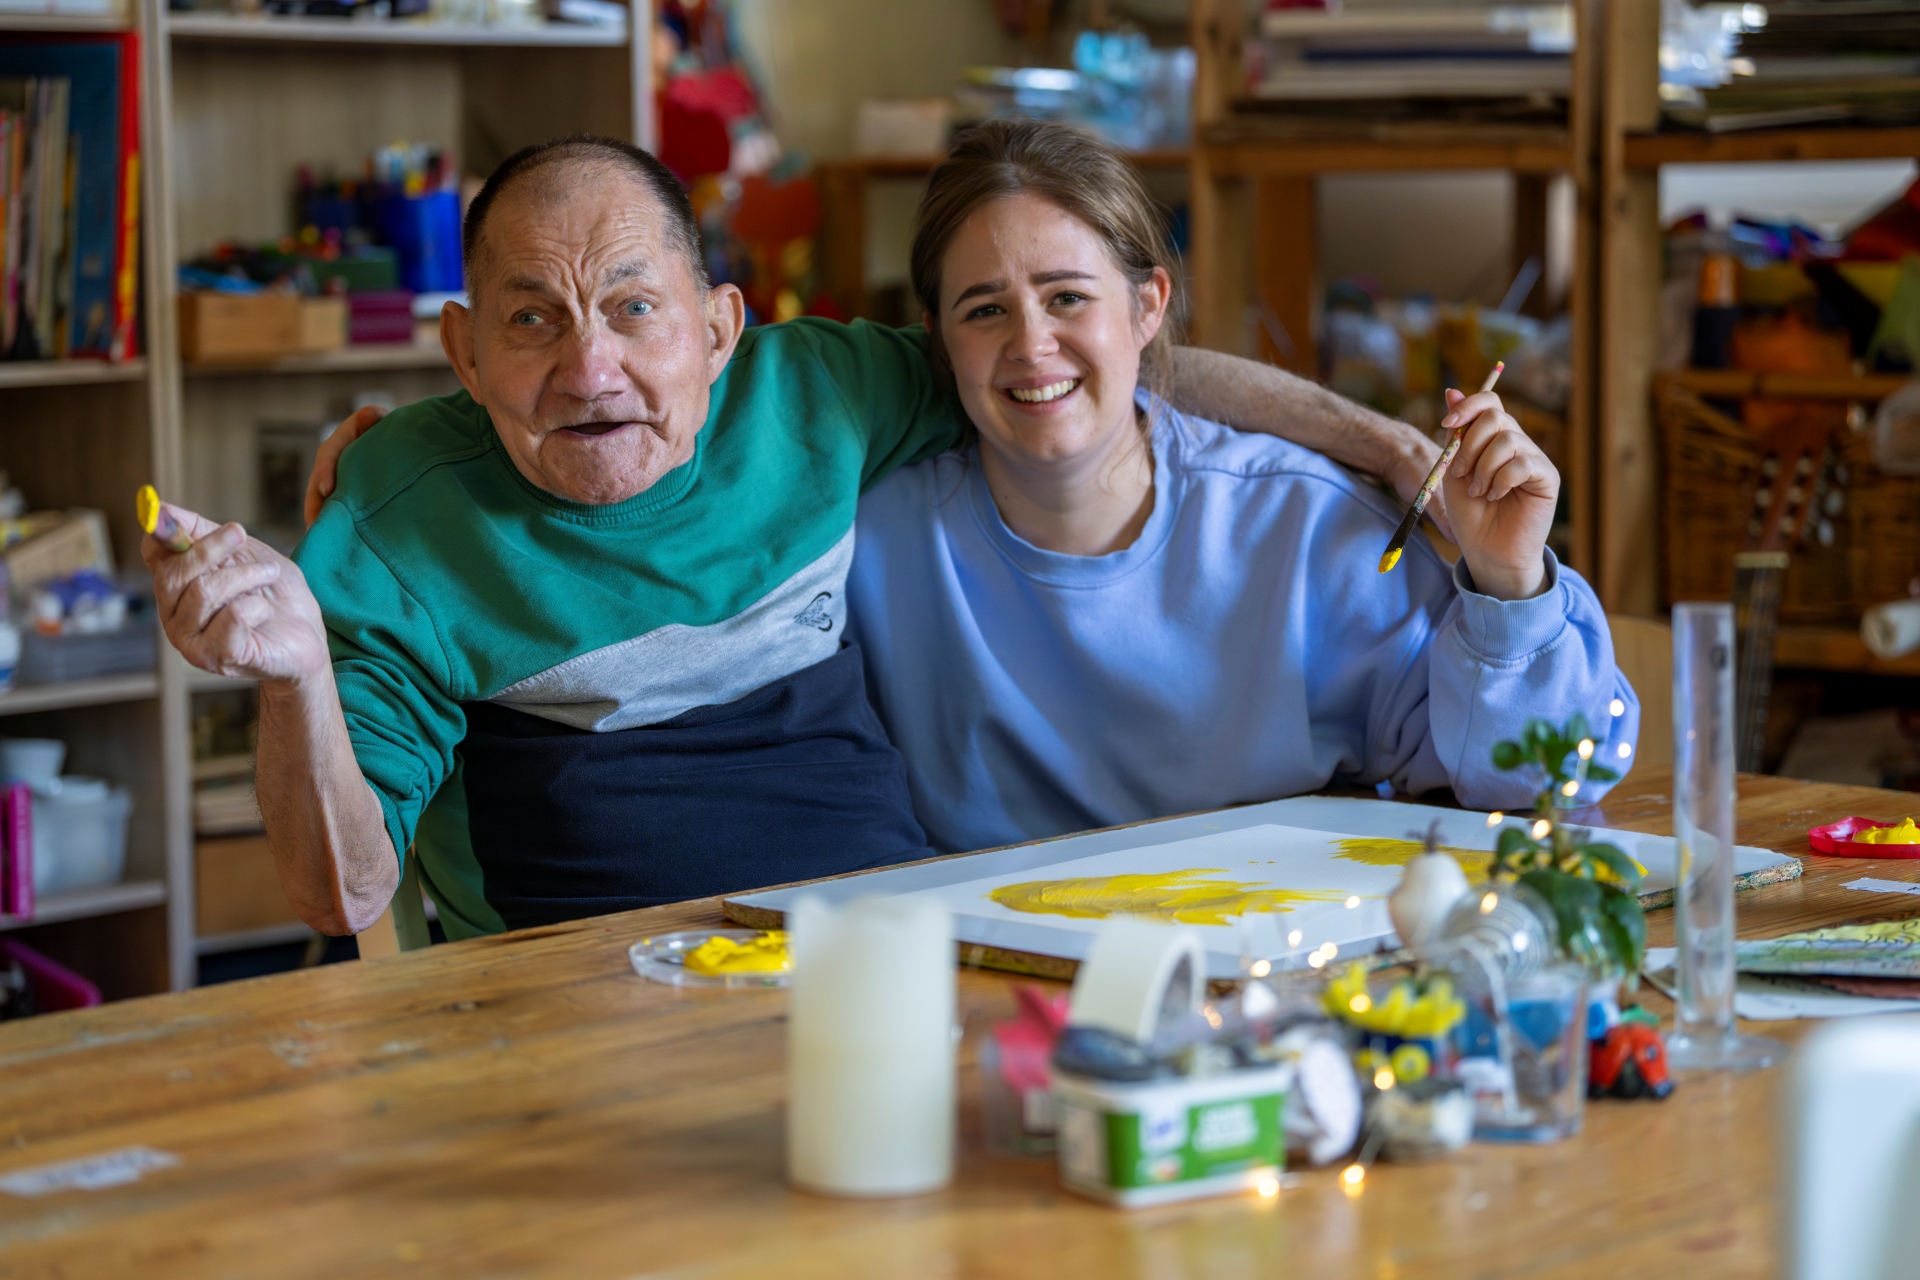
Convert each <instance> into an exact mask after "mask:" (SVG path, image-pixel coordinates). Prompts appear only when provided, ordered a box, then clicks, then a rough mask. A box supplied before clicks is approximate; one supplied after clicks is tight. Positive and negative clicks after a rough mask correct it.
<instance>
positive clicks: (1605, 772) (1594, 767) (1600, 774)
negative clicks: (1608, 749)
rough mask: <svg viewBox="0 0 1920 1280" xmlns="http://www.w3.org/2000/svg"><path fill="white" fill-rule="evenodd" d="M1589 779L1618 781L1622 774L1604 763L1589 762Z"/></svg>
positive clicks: (1593, 780) (1592, 780)
mask: <svg viewBox="0 0 1920 1280" xmlns="http://www.w3.org/2000/svg"><path fill="white" fill-rule="evenodd" d="M1587 779H1588V780H1589V781H1591V782H1618V781H1619V780H1620V775H1619V774H1617V773H1615V772H1614V771H1613V770H1612V769H1609V768H1607V766H1605V765H1603V764H1593V763H1592V762H1588V764H1587Z"/></svg>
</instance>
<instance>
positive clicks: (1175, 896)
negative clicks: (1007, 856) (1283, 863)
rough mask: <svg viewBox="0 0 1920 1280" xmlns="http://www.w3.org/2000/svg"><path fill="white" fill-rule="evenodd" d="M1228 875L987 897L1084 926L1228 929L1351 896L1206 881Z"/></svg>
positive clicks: (1079, 883)
mask: <svg viewBox="0 0 1920 1280" xmlns="http://www.w3.org/2000/svg"><path fill="white" fill-rule="evenodd" d="M1225 874H1226V873H1225V872H1224V871H1222V870H1221V869H1220V868H1218V867H1196V868H1193V869H1190V870H1186V871H1162V872H1157V873H1154V874H1151V875H1119V876H1085V877H1082V878H1080V879H1075V880H1029V881H1026V882H1025V883H1023V884H1007V885H1001V886H1000V887H999V888H998V889H995V890H994V891H993V892H992V893H990V894H988V895H987V896H988V897H990V898H992V899H993V900H994V901H995V902H997V903H999V904H1000V905H1001V906H1003V907H1006V908H1008V909H1009V910H1013V911H1026V912H1030V913H1032V914H1034V915H1052V916H1073V917H1076V918H1078V919H1082V920H1104V919H1106V918H1107V917H1108V916H1115V915H1128V916H1146V917H1147V918H1149V919H1153V920H1166V921H1170V922H1172V923H1175V924H1228V923H1230V922H1231V921H1232V920H1233V919H1234V918H1235V917H1237V916H1244V915H1254V914H1258V913H1261V912H1276V911H1291V910H1293V909H1294V908H1295V907H1296V906H1299V905H1300V904H1302V903H1310V902H1342V901H1345V900H1346V898H1347V896H1348V894H1347V892H1346V891H1345V890H1340V889H1271V888H1266V887H1264V886H1262V885H1260V884H1258V883H1248V884H1243V883H1241V882H1239V881H1235V880H1208V879H1205V878H1203V877H1206V876H1219V875H1225Z"/></svg>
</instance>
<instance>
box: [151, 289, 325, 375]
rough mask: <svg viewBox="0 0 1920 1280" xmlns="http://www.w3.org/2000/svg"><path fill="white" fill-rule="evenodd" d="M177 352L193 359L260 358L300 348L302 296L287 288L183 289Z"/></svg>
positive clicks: (207, 361) (226, 361)
mask: <svg viewBox="0 0 1920 1280" xmlns="http://www.w3.org/2000/svg"><path fill="white" fill-rule="evenodd" d="M179 304H180V355H181V358H182V359H185V360H191V361H193V362H195V363H197V364H245V363H264V362H265V361H268V360H276V359H278V358H279V357H281V356H285V355H291V354H293V353H294V352H295V351H298V350H300V299H299V298H297V297H295V296H294V295H292V294H288V293H251V294H237V293H183V294H181V295H180V297H179Z"/></svg>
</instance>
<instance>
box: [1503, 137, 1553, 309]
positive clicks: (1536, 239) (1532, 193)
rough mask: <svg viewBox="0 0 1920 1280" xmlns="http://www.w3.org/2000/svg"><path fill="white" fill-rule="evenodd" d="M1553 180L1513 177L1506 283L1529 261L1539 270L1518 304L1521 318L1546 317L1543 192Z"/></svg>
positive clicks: (1525, 175)
mask: <svg viewBox="0 0 1920 1280" xmlns="http://www.w3.org/2000/svg"><path fill="white" fill-rule="evenodd" d="M1552 182H1553V179H1552V178H1551V177H1550V176H1549V175H1547V174H1544V173H1516V174H1514V175H1513V246H1512V248H1513V251H1512V253H1511V254H1510V255H1509V256H1508V262H1507V267H1508V272H1509V274H1508V277H1507V278H1508V279H1509V280H1512V279H1515V278H1517V277H1518V276H1519V274H1520V270H1521V268H1523V267H1524V266H1526V264H1527V260H1528V259H1529V258H1531V259H1532V260H1533V261H1534V263H1535V264H1536V265H1537V266H1538V267H1539V269H1540V275H1539V277H1538V278H1537V279H1536V280H1535V281H1534V283H1533V290H1532V292H1530V293H1528V294H1527V296H1526V298H1525V300H1524V301H1522V302H1521V304H1520V311H1521V313H1522V314H1523V315H1529V316H1534V317H1537V318H1539V319H1545V318H1546V317H1547V309H1548V301H1549V300H1548V298H1547V190H1548V188H1549V187H1550V186H1551V185H1552Z"/></svg>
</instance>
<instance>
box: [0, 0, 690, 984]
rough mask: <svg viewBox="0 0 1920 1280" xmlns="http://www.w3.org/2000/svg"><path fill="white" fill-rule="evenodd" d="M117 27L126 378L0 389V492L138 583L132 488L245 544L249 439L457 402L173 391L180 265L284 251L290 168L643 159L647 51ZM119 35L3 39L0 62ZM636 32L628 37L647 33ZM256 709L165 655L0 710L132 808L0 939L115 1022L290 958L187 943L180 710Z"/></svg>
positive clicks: (474, 168)
mask: <svg viewBox="0 0 1920 1280" xmlns="http://www.w3.org/2000/svg"><path fill="white" fill-rule="evenodd" d="M131 23H132V25H133V26H134V27H135V28H136V29H137V30H138V31H139V33H140V35H141V37H142V40H141V46H142V57H143V65H142V67H141V78H142V81H143V83H142V85H141V98H142V103H141V108H142V109H141V174H142V187H141V192H140V204H141V247H140V255H141V286H142V299H141V312H142V316H143V322H144V326H145V330H144V332H143V334H142V342H141V346H142V351H143V356H142V358H140V359H136V360H131V361H128V362H125V363H122V364H118V365H110V364H106V363H104V362H97V361H81V360H67V361H44V362H34V363H20V364H4V363H0V411H3V412H4V413H5V415H6V417H7V418H8V420H10V421H11V422H12V423H13V424H14V429H13V430H11V431H7V432H0V468H4V469H5V470H6V471H7V472H8V473H9V474H10V475H11V476H12V477H13V480H14V482H15V483H16V484H18V485H20V486H21V487H22V488H23V489H24V490H25V491H26V492H27V494H28V495H29V497H30V499H31V500H32V501H33V503H34V504H35V506H36V507H42V508H45V507H70V506H85V507H93V508H97V509H99V510H101V511H104V512H105V513H106V514H107V519H108V526H109V532H110V535H111V538H112V541H113V545H114V552H115V556H116V558H117V559H118V560H119V561H120V563H121V564H122V565H137V564H138V563H139V534H138V531H137V530H136V529H135V528H134V527H133V512H132V504H131V498H132V495H133V492H134V490H135V488H137V487H138V486H139V485H140V484H142V483H145V482H152V483H153V484H154V485H156V486H157V487H158V488H159V489H160V491H161V492H162V493H163V494H165V495H166V496H167V497H168V498H170V499H173V500H176V501H179V502H181V503H183V504H184V505H188V506H191V507H194V508H195V509H197V510H199V511H201V512H202V513H203V514H206V515H208V516H210V517H212V518H215V519H239V520H241V521H243V522H245V521H251V520H252V519H253V518H254V515H255V511H256V490H257V482H256V480H255V477H254V467H255V444H254V441H253V432H254V429H255V427H256V426H257V425H258V424H260V423H262V422H285V421H296V422H311V423H316V424H317V423H320V422H323V421H329V420H336V419H337V418H338V417H339V416H341V414H342V412H343V411H344V410H345V409H346V408H347V407H348V406H349V402H350V400H351V398H352V397H353V396H354V395H355V394H356V393H358V392H363V391H379V392H383V393H385V394H388V395H390V396H391V397H392V398H393V399H394V401H395V402H396V403H406V402H408V401H411V400H414V399H418V398H420V397H422V396H427V395H435V394H440V393H442V392H445V391H450V390H452V389H454V387H455V386H456V385H457V383H456V382H455V380H454V378H453V375H452V371H451V370H450V369H449V368H448V367H447V363H446V359H445V357H444V355H442V353H441V352H440V350H439V348H438V347H437V346H432V345H413V344H408V345H398V346H380V347H359V348H348V349H345V350H342V351H337V352H330V353H327V354H325V355H321V356H306V357H298V358H293V359H287V360H281V361H277V362H275V363H273V364H271V365H266V366H256V367H249V368H194V369H188V368H185V367H183V365H182V363H181V360H180V358H179V344H178V336H177V334H176V332H175V324H174V314H175V308H174V286H173V281H174V278H175V275H176V271H177V267H178V264H179V262H180V260H181V259H182V258H183V257H184V256H188V255H191V254H195V253H198V252H201V251H203V250H205V249H207V248H209V247H211V246H212V245H213V243H214V242H216V241H217V240H219V239H221V238H224V237H235V238H240V239H271V238H275V237H278V236H279V235H282V234H284V233H285V232H286V231H288V230H290V227H289V226H288V219H289V208H288V206H289V204H290V199H291V190H292V184H293V177H294V171H295V168H296V166H297V165H299V164H302V163H309V164H313V165H315V166H317V167H321V168H324V167H326V166H332V167H333V168H334V169H335V171H338V172H345V173H354V172H358V170H359V167H360V165H361V162H362V161H363V159H364V157H365V156H366V155H367V154H368V153H369V152H371V151H372V150H373V149H374V148H376V147H378V146H380V145H382V144H385V143H387V142H391V141H392V140H393V139H395V138H398V137H405V138H409V139H413V140H419V141H429V142H436V143H440V144H442V145H446V146H450V147H451V148H452V149H453V151H454V153H455V155H456V156H457V157H458V159H459V160H460V162H461V167H462V169H463V171H465V172H473V173H482V174H484V173H485V172H487V171H488V170H489V169H491V168H492V167H493V165H495V164H497V163H498V162H499V161H500V160H501V159H502V158H504V157H505V156H506V155H507V154H509V153H510V152H511V151H513V150H515V149H516V148H518V147H520V146H523V145H525V144H527V143H529V142H534V141H538V140H541V139H543V138H547V137H552V136H556V135H559V134H563V133H573V132H580V131H591V132H596V133H603V134H610V135H613V136H618V137H628V138H633V139H636V140H639V141H641V142H642V143H646V142H648V141H650V139H651V136H652V105H653V95H652V93H651V91H650V85H649V75H650V67H651V62H650V48H649V45H648V42H647V40H646V39H644V38H643V39H640V40H638V41H634V40H629V39H628V38H627V36H626V35H625V34H624V33H618V32H608V31H604V30H600V29H597V28H590V27H575V26H558V25H549V26H545V27H539V28H517V29H506V28H483V27H471V26H456V25H443V26H432V25H427V24H418V23H410V22H403V23H369V22H348V21H339V22H335V21H329V20H319V19H312V20H298V19H264V18H260V19H250V18H236V17H229V16H225V15H221V14H213V13H205V12H196V13H181V14H174V13H170V12H168V10H167V6H166V3H165V0H139V2H138V4H137V7H136V8H135V10H134V12H133V13H132V15H131ZM126 25H127V24H125V23H120V22H116V21H110V20H105V19H98V18H92V17H79V18H68V17H53V16H44V15H38V14H5V15H0V42H4V41H5V40H6V39H7V38H8V36H9V35H10V34H15V33H33V34H57V33H74V32H97V31H108V30H118V29H123V28H124V27H125V26H126ZM630 25H637V29H638V31H639V32H640V33H641V35H642V36H643V37H644V36H645V35H646V34H647V33H648V32H649V31H650V30H651V15H650V13H649V12H648V11H646V10H642V13H641V20H640V22H639V23H638V24H630ZM250 687H251V682H249V681H244V680H230V679H225V678H222V677H219V676H212V675H209V674H207V673H205V672H199V671H194V670H193V669H192V668H190V667H188V666H187V665H186V664H185V663H184V662H183V661H181V660H180V659H179V658H178V657H177V656H175V655H173V654H172V653H171V651H170V650H168V649H167V648H166V646H165V645H164V644H163V645H162V653H161V660H160V662H159V666H158V669H157V670H156V671H154V672H143V673H139V674H135V675H128V676H117V677H113V678H110V679H105V680H88V681H77V682H73V683H70V684H63V685H52V686H39V687H21V688H16V689H15V690H13V691H11V692H9V693H6V694H0V720H4V725H0V728H4V730H5V731H6V732H7V733H8V734H18V735H22V736H36V737H58V738H61V739H63V740H65V741H66V742H67V743H68V746H69V762H68V765H67V768H68V771H69V772H74V773H86V774H96V775H99V776H102V777H107V778H110V779H112V780H113V781H115V782H116V783H118V784H120V785H123V786H126V787H128V788H129V789H130V790H131V791H132V793H133V797H134V815H133V820H132V824H131V827H130V829H129V835H128V854H127V865H128V870H127V876H126V879H125V880H124V881H123V882H122V883H120V884H117V885H113V886H109V887H107V888H105V889H99V890H90V891H87V892H85V893H75V894H67V895H60V896H56V897H49V898H46V899H43V900H42V901H41V902H40V903H39V904H38V906H37V910H36V913H35V916H34V918H33V919H32V920H31V921H17V920H11V919H6V918H0V930H7V931H13V932H18V933H19V934H20V936H21V937H22V938H23V940H25V941H27V942H28V943H29V944H30V945H32V946H34V947H36V948H38V949H40V950H42V951H45V952H46V953H47V954H49V955H52V956H53V957H54V958H56V959H58V960H61V961H62V962H63V963H66V964H68V965H69V966H71V967H73V968H75V969H77V970H79V971H80V972H81V973H83V974H85V975H86V976H88V977H89V978H92V979H93V980H94V981H95V982H97V983H99V984H100V986H101V987H102V989H103V990H104V991H105V993H106V994H107V996H108V997H109V998H117V997H123V996H129V995H138V994H143V993H147V992H154V991H163V990H166V989H168V988H175V989H177V988H181V987H186V986H190V985H191V984H192V983H193V981H194V978H195V963H196V960H197V957H198V955H200V954H202V953H204V952H207V951H211V950H219V949H223V948H227V947H233V946H243V945H263V944H264V943H266V942H273V941H286V940H291V939H296V938H299V937H304V936H306V930H305V929H304V926H297V925H290V924H286V923H275V924H272V925H271V926H269V927H268V928H265V929H261V930H239V931H234V930H227V931H224V932H220V931H210V936H209V937H207V938H201V937H200V936H199V932H198V929H197V927H196V883H195V864H196V850H195V839H194V831H193V817H192V787H193V774H194V759H193V746H192V735H191V732H190V727H191V720H192V707H193V703H194V700H195V699H196V698H200V697H206V696H213V695H219V694H223V693H231V692H234V691H239V690H245V689H248V688H250ZM255 839H257V837H256V838H255ZM259 852H260V856H265V854H264V842H261V843H260V846H259ZM267 869H268V871H269V873H270V871H271V869H270V866H269V867H268V868H267Z"/></svg>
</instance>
